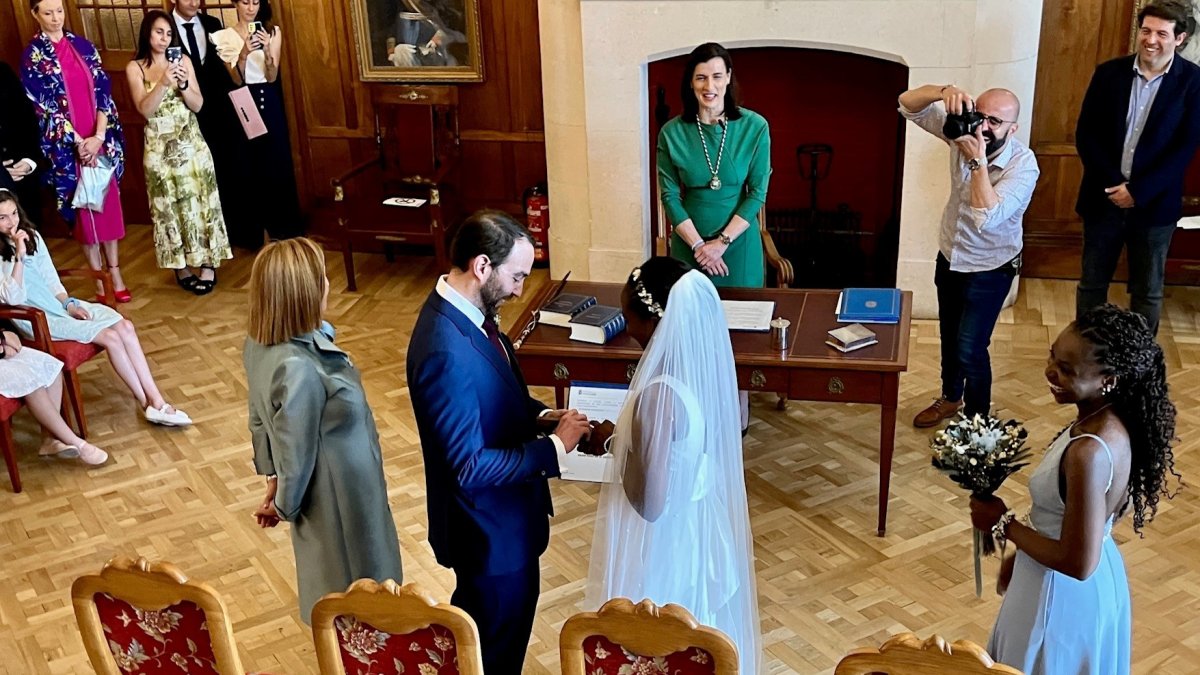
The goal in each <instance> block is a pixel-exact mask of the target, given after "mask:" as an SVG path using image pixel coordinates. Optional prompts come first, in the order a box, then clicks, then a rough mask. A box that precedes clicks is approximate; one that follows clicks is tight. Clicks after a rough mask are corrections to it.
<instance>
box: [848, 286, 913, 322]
mask: <svg viewBox="0 0 1200 675" xmlns="http://www.w3.org/2000/svg"><path fill="white" fill-rule="evenodd" d="M837 320H838V321H839V322H840V323H898V322H899V321H900V289H899V288H847V289H846V290H844V291H842V295H841V298H839V300H838V316H837Z"/></svg>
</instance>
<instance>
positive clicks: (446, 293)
mask: <svg viewBox="0 0 1200 675" xmlns="http://www.w3.org/2000/svg"><path fill="white" fill-rule="evenodd" d="M436 290H437V294H438V295H440V296H442V299H443V300H445V301H446V302H448V303H450V304H451V305H454V308H455V309H457V310H458V311H460V312H462V313H463V314H464V315H465V316H466V317H467V320H468V321H470V322H471V323H473V324H475V327H476V328H478V329H479V332H481V333H483V334H484V335H485V336H486V335H487V331H486V330H484V329H483V310H482V309H479V308H478V307H476V306H475V303H473V302H471V301H470V300H468V299H467V298H466V296H464V295H463V294H462V293H459V292H458V291H456V290H454V287H453V286H451V285H450V282H449V281H446V275H445V274H443V275H442V276H440V277H438V280H437V286H436Z"/></svg>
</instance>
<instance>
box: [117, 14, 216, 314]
mask: <svg viewBox="0 0 1200 675" xmlns="http://www.w3.org/2000/svg"><path fill="white" fill-rule="evenodd" d="M168 50H170V52H169V53H168ZM125 75H126V77H127V78H128V80H129V91H130V93H131V94H132V95H133V102H134V105H135V106H136V107H137V109H138V112H140V113H142V115H144V116H145V117H146V156H145V167H146V192H147V194H148V195H149V197H150V216H151V218H152V219H153V221H154V252H155V257H156V258H157V259H158V266H159V267H161V268H164V269H170V270H174V271H175V281H176V282H177V283H178V284H179V285H180V286H181V287H183V288H184V290H188V291H191V292H192V293H195V294H196V295H206V294H208V293H211V292H212V290H213V288H214V287H215V286H216V285H217V272H216V268H218V267H220V266H221V261H223V260H228V259H230V258H232V257H233V253H232V252H231V251H230V249H229V237H228V235H227V234H226V232H225V217H224V215H223V214H222V212H221V199H220V196H219V195H218V193H217V174H216V170H215V169H214V168H213V159H212V153H211V152H210V151H209V149H208V144H206V143H205V142H204V137H203V136H202V135H200V124H199V122H198V121H197V120H196V111H197V110H199V109H200V107H201V106H202V105H203V104H204V98H203V97H202V96H201V92H200V84H199V83H198V82H197V80H196V72H195V69H194V68H193V66H192V62H191V60H190V59H188V57H187V55H186V54H182V52H181V51H179V39H178V37H177V36H176V35H175V31H174V22H172V21H171V19H170V17H168V16H167V15H166V14H165V13H164V12H162V11H161V10H151V11H149V12H147V13H146V17H145V19H143V20H142V27H141V33H140V35H139V37H138V50H137V54H136V56H135V57H134V58H133V60H131V61H130V62H129V64H128V65H127V66H126V67H125ZM193 268H195V269H196V270H197V272H198V275H197V273H196V272H193Z"/></svg>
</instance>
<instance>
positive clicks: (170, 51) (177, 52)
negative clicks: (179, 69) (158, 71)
mask: <svg viewBox="0 0 1200 675" xmlns="http://www.w3.org/2000/svg"><path fill="white" fill-rule="evenodd" d="M182 60H183V47H167V61H169V62H171V63H179V62H180V61H182Z"/></svg>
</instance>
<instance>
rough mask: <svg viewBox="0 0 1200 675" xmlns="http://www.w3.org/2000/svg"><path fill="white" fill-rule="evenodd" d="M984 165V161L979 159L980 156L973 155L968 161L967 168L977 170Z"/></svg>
mask: <svg viewBox="0 0 1200 675" xmlns="http://www.w3.org/2000/svg"><path fill="white" fill-rule="evenodd" d="M982 166H983V162H981V161H979V158H978V157H972V158H971V161H969V162H967V168H968V169H970V170H972V171H976V170H978V169H979V168H980V167H982Z"/></svg>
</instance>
